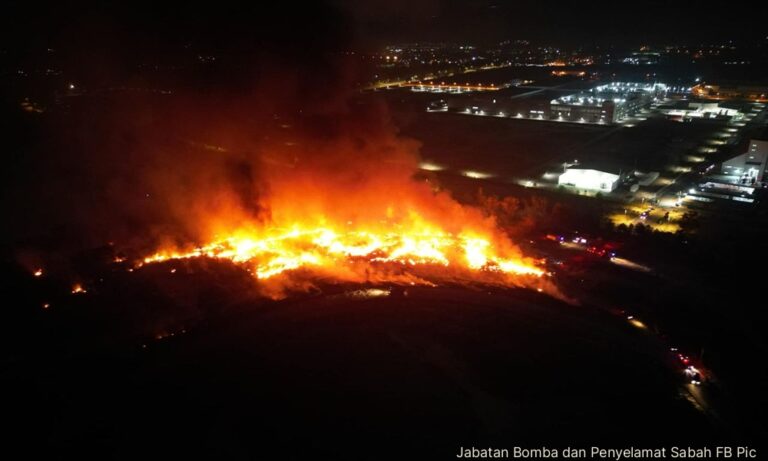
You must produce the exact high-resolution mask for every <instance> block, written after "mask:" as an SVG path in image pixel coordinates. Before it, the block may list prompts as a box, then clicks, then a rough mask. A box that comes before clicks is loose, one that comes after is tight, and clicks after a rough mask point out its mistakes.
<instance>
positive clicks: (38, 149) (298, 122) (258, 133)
mask: <svg viewBox="0 0 768 461" xmlns="http://www.w3.org/2000/svg"><path fill="white" fill-rule="evenodd" d="M15 8H16V10H17V12H19V13H24V12H25V11H26V10H25V8H26V7H24V6H21V5H16V6H15ZM199 8H201V7H196V6H189V7H185V8H184V9H176V8H172V7H169V6H156V5H150V4H146V5H141V4H133V5H131V6H115V5H112V6H104V5H99V4H96V3H94V4H85V5H82V4H81V5H78V6H72V5H59V6H58V7H57V9H56V10H55V11H51V12H50V14H46V15H42V16H38V17H37V19H31V18H27V17H25V16H24V15H21V16H19V17H20V18H21V17H24V18H25V19H20V21H21V23H20V24H17V25H16V26H15V27H24V26H25V25H28V26H34V27H36V28H37V30H40V31H45V32H44V33H42V32H41V35H40V36H36V38H35V39H34V40H30V41H28V42H26V43H22V44H20V45H19V48H18V49H20V50H22V51H21V52H20V54H19V55H18V56H20V57H22V58H24V59H27V58H28V59H32V58H31V57H30V56H32V55H33V54H34V53H31V51H30V50H32V49H34V48H35V47H36V46H39V45H45V46H46V47H51V48H52V49H55V50H56V51H55V54H56V59H57V60H59V62H60V64H61V66H62V68H63V69H65V72H67V73H68V75H72V76H73V77H71V78H72V80H73V81H76V82H78V86H80V87H82V89H83V90H82V92H76V94H74V95H72V94H68V93H67V92H66V91H59V93H58V97H57V98H56V99H52V100H51V102H50V104H49V105H48V107H47V110H46V112H45V113H43V114H41V115H40V116H38V117H37V118H35V119H30V118H29V117H28V116H27V115H26V114H21V115H20V114H18V106H15V107H14V106H13V105H9V109H10V112H9V113H10V114H11V115H9V116H8V117H9V118H12V119H13V120H14V121H15V122H17V123H18V126H19V127H21V128H22V129H20V130H19V131H18V132H17V133H15V135H14V138H13V147H14V149H16V150H17V152H18V157H19V158H18V161H16V162H15V163H13V164H12V172H9V174H8V178H7V181H5V183H4V186H3V187H4V190H3V209H4V210H5V211H6V216H7V217H8V218H9V219H8V221H9V222H12V223H13V224H12V225H10V226H7V227H6V228H5V229H4V232H3V234H4V235H3V240H4V241H5V242H6V243H9V244H11V245H21V246H31V247H42V248H46V249H65V250H71V249H77V248H88V247H92V246H98V245H102V244H104V243H106V242H108V241H115V242H118V243H120V244H124V245H133V246H139V247H140V246H152V245H154V244H156V243H157V241H158V240H162V239H168V238H173V239H178V240H180V241H195V240H196V239H199V238H202V236H201V235H200V233H201V232H202V229H203V228H204V227H205V226H201V223H203V222H210V221H211V219H212V215H226V216H228V218H229V219H232V217H233V216H234V217H236V219H239V220H242V221H243V222H246V221H253V222H263V221H264V220H269V219H270V217H271V210H270V209H269V207H268V206H265V205H264V204H265V202H266V201H267V200H266V199H265V197H267V196H268V195H269V194H270V192H271V191H270V185H269V182H268V181H266V180H265V179H264V170H265V168H267V169H271V170H274V169H283V170H287V171H292V170H291V169H292V168H296V166H297V165H299V166H300V168H301V169H303V170H305V171H307V170H315V171H325V172H328V173H333V174H336V175H338V177H339V178H342V179H341V180H342V181H346V182H347V183H348V184H349V185H350V186H351V185H352V184H364V182H365V181H364V178H362V177H361V175H362V174H363V173H361V172H362V171H363V169H366V168H368V169H370V168H369V165H368V164H366V163H365V161H363V160H361V159H362V158H363V157H365V156H366V155H367V156H369V157H370V158H373V157H375V156H379V157H378V158H377V159H378V160H380V156H381V155H388V156H389V157H392V158H394V159H395V162H397V161H400V160H398V159H397V158H396V157H397V155H398V154H396V152H406V154H404V155H405V157H406V158H409V159H410V158H413V157H412V156H413V152H414V151H415V146H414V145H412V144H411V143H408V142H405V141H402V140H399V139H397V137H396V135H395V132H394V129H393V127H392V126H391V125H390V123H389V121H388V117H387V112H386V109H385V108H384V107H383V106H382V105H380V104H375V103H374V104H365V105H361V104H358V103H357V102H356V101H354V100H353V97H354V94H355V93H354V91H353V85H352V83H353V82H354V81H355V80H356V78H357V69H356V68H355V67H354V66H353V65H350V63H349V62H348V61H346V60H345V59H344V55H343V53H339V51H341V50H346V49H349V48H350V47H351V46H352V45H353V40H354V37H353V31H352V29H353V28H352V26H351V25H350V22H349V15H348V13H347V12H345V10H343V9H340V8H338V6H336V5H326V4H322V3H316V4H313V5H310V6H305V7H302V8H303V9H299V10H298V11H297V9H296V8H294V7H293V6H280V5H278V6H277V7H276V8H274V5H273V7H271V8H270V10H269V11H268V12H267V11H266V10H265V9H263V8H261V7H260V6H259V5H258V4H255V3H254V4H252V5H250V6H242V5H231V6H230V5H226V4H218V5H216V7H215V8H210V7H209V6H206V8H205V11H201V10H199ZM25 21H26V22H25ZM33 23H34V24H33ZM201 56H202V57H207V56H212V57H214V58H215V61H213V62H210V61H208V62H204V63H201V62H200V59H201V58H200V57H201ZM24 59H21V61H23V60H24ZM168 93H170V94H168ZM8 100H10V101H11V102H13V98H12V97H9V98H8ZM401 160H402V159H401Z"/></svg>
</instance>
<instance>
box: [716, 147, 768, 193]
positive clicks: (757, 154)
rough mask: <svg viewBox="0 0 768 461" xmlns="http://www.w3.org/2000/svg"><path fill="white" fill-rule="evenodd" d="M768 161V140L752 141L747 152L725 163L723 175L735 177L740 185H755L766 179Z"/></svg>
mask: <svg viewBox="0 0 768 461" xmlns="http://www.w3.org/2000/svg"><path fill="white" fill-rule="evenodd" d="M766 160H768V140H762V139H752V140H750V142H749V148H748V149H747V152H744V153H743V154H741V155H738V156H736V157H733V158H732V159H730V160H726V161H725V162H723V168H722V170H721V171H722V173H723V174H724V175H728V176H731V177H733V179H734V181H735V182H737V183H738V184H749V185H752V184H755V183H758V182H762V181H763V179H764V177H765V166H766Z"/></svg>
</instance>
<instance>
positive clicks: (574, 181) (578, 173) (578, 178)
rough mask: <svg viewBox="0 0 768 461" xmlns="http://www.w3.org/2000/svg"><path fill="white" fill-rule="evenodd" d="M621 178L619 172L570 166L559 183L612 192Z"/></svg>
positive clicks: (558, 180) (561, 176)
mask: <svg viewBox="0 0 768 461" xmlns="http://www.w3.org/2000/svg"><path fill="white" fill-rule="evenodd" d="M620 178H621V177H620V176H619V175H617V174H613V173H606V172H604V171H598V170H590V169H582V168H570V169H568V170H566V171H565V173H563V174H561V175H560V177H559V178H558V179H557V184H558V185H561V186H571V187H576V188H578V189H586V190H594V191H599V192H611V191H613V190H615V189H616V187H618V185H619V179H620Z"/></svg>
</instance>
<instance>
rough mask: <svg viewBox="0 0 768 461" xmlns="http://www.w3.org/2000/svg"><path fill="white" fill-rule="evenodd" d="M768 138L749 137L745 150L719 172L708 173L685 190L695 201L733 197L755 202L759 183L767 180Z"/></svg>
mask: <svg viewBox="0 0 768 461" xmlns="http://www.w3.org/2000/svg"><path fill="white" fill-rule="evenodd" d="M767 163H768V139H766V138H765V137H764V138H763V139H752V140H750V142H749V147H748V148H747V152H744V153H743V154H741V155H737V156H736V157H733V158H731V159H729V160H726V161H725V162H723V165H722V169H721V171H720V174H711V175H707V176H706V177H705V178H704V181H702V182H701V183H700V184H698V185H697V186H696V187H694V188H692V189H691V190H690V191H688V197H689V198H691V199H694V200H703V201H712V199H724V200H733V201H737V202H746V203H754V202H755V201H756V199H757V191H758V190H759V189H761V187H760V186H761V183H762V182H763V181H764V180H765V179H766V177H765V168H766V164H767Z"/></svg>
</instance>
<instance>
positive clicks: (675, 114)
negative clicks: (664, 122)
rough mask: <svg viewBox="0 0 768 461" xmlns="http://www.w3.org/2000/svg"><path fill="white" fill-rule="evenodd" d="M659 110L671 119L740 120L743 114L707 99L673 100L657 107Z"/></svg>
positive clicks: (733, 108)
mask: <svg viewBox="0 0 768 461" xmlns="http://www.w3.org/2000/svg"><path fill="white" fill-rule="evenodd" d="M658 110H659V112H661V113H662V114H664V115H666V116H667V117H669V118H670V119H673V120H691V119H694V118H696V119H701V118H707V119H720V118H724V119H733V120H741V119H742V118H743V117H744V114H743V113H742V112H741V111H739V109H737V108H735V107H728V106H726V105H724V104H721V103H718V102H709V101H674V102H672V103H669V104H665V105H662V106H659V107H658Z"/></svg>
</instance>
